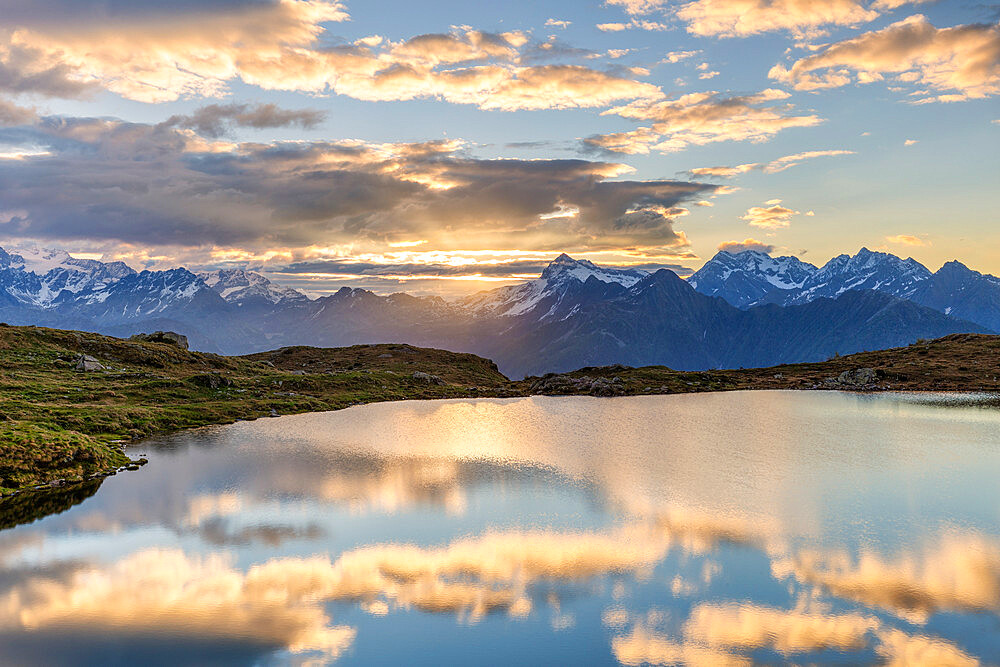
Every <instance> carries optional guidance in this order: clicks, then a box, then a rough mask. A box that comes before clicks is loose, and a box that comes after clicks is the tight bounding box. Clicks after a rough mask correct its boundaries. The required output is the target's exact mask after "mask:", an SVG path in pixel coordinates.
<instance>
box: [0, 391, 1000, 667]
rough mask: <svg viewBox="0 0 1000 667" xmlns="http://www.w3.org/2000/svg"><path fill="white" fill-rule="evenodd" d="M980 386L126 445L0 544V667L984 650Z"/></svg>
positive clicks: (769, 396)
mask: <svg viewBox="0 0 1000 667" xmlns="http://www.w3.org/2000/svg"><path fill="white" fill-rule="evenodd" d="M978 401H979V399H978V398H977V397H975V396H972V397H969V398H968V400H961V401H959V400H955V399H953V398H950V399H946V398H941V397H935V396H933V395H922V396H902V395H882V396H858V395H850V394H840V393H833V392H829V393H828V392H809V393H795V392H739V393H720V394H698V395H685V396H657V397H631V398H615V399H595V398H588V397H573V398H525V399H509V400H453V401H426V402H406V403H384V404H379V405H369V406H363V407H356V408H351V409H348V410H343V411H340V412H331V413H321V414H312V415H299V416H291V417H281V418H278V419H268V420H260V421H256V422H243V423H238V424H234V425H230V426H224V427H215V428H209V429H203V430H199V431H194V432H188V433H184V434H181V435H177V436H172V437H169V438H163V439H158V440H151V441H147V442H145V443H143V444H142V445H141V446H139V447H136V448H133V450H132V451H131V452H130V453H131V454H132V455H133V456H134V455H138V454H146V455H147V456H148V458H149V459H150V464H149V465H148V466H146V467H145V468H143V469H142V470H140V471H139V472H132V473H128V474H123V475H118V476H116V477H112V478H110V479H108V480H107V481H105V482H104V483H103V485H101V486H100V488H99V489H98V490H97V492H96V493H94V494H93V495H91V496H90V497H87V498H86V499H84V500H83V501H82V502H79V503H78V504H76V505H73V506H72V507H71V508H70V509H68V510H66V511H63V512H61V513H59V514H53V515H50V516H48V517H46V518H44V519H41V520H36V521H34V522H32V523H23V524H22V525H19V526H16V527H14V528H9V529H7V530H3V531H2V532H0V663H2V664H12V665H17V664H26V665H29V664H30V665H39V664H46V665H52V664H101V665H108V664H171V665H174V664H198V665H202V664H260V665H271V664H289V663H291V664H310V665H312V664H327V663H334V662H337V663H345V664H349V663H353V664H377V663H402V664H420V663H423V664H469V663H474V664H505V663H506V664H510V663H517V664H568V663H583V664H624V665H641V664H692V665H706V664H707V665H725V664H754V663H764V664H788V663H794V664H845V663H846V664H857V663H861V664H898V665H952V664H954V665H975V664H1000V483H998V480H1000V409H998V408H996V407H990V406H989V405H987V404H985V403H983V404H979V402H978ZM987 403H988V402H987ZM82 495H85V494H81V496H82ZM75 500H79V498H71V499H69V500H65V501H64V504H70V503H71V502H73V501H75ZM54 504H58V503H54ZM7 511H8V516H7V517H6V518H5V519H4V520H5V522H6V523H7V524H12V523H16V522H17V521H19V520H23V518H24V517H23V516H22V515H13V514H11V512H12V511H11V510H9V509H8V510H7ZM22 514H23V512H22ZM19 517H20V518H19Z"/></svg>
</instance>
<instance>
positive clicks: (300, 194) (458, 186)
mask: <svg viewBox="0 0 1000 667" xmlns="http://www.w3.org/2000/svg"><path fill="white" fill-rule="evenodd" d="M0 141H3V142H5V143H9V144H12V145H33V146H39V147H41V148H44V149H47V150H48V151H49V154H48V155H44V156H36V157H30V158H26V159H23V160H17V161H10V160H8V161H3V162H0V181H2V182H3V184H4V207H5V208H6V209H12V210H23V211H26V212H27V215H26V216H25V217H24V218H21V219H19V220H18V221H17V223H16V224H13V223H6V224H0V233H2V234H4V235H8V236H17V237H30V238H38V239H44V238H58V239H88V240H93V241H100V240H118V241H126V242H133V243H146V244H172V245H179V246H185V247H194V246H201V245H218V246H234V245H239V246H241V247H246V248H258V249H262V248H272V249H273V248H296V247H305V246H315V245H328V244H347V243H350V244H360V245H361V246H365V245H366V244H367V247H370V248H378V249H384V248H385V246H386V244H388V243H390V242H394V241H407V240H413V239H423V240H426V241H427V245H426V248H427V249H463V248H468V247H477V248H482V249H510V248H523V249H528V250H536V251H546V252H548V251H550V250H556V251H558V250H562V249H564V248H566V249H573V250H576V251H584V250H605V249H614V248H622V247H640V248H641V247H653V246H655V247H658V248H681V247H685V246H686V245H687V242H686V239H685V238H684V237H683V235H682V234H679V233H678V232H675V231H674V230H673V228H672V227H671V224H670V223H671V220H672V216H674V215H675V214H676V211H675V209H676V208H677V206H678V204H680V203H681V202H683V201H686V200H688V199H693V198H696V197H700V196H704V194H706V193H710V192H712V191H714V190H715V189H717V187H718V186H714V185H707V184H703V183H691V182H685V181H666V180H658V181H628V180H611V179H613V178H616V177H620V176H621V175H623V174H624V173H627V172H628V171H629V169H628V168H627V167H624V166H623V165H619V164H614V163H609V162H596V161H587V160H579V159H575V160H571V159H565V160H513V159H510V160H505V159H495V160H485V159H475V158H471V157H468V156H465V155H463V153H462V144H461V143H460V142H428V143H421V144H384V145H367V144H363V143H360V142H315V143H307V144H303V143H297V142H296V143H276V144H241V145H239V146H233V145H231V144H218V143H211V142H208V141H206V140H205V139H203V138H201V137H198V136H197V135H193V134H191V133H190V132H181V131H178V130H176V129H173V128H170V127H165V126H163V125H160V126H150V125H142V124H136V123H123V122H119V121H109V120H102V119H53V118H48V119H43V120H42V121H40V122H39V123H38V124H37V125H35V126H33V127H31V128H24V127H22V128H7V129H2V128H0ZM643 211H645V213H643ZM672 211H673V212H672ZM637 215H638V216H643V220H644V224H642V225H622V224H621V223H620V222H619V221H620V219H622V218H623V216H637Z"/></svg>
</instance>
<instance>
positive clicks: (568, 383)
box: [0, 326, 1000, 500]
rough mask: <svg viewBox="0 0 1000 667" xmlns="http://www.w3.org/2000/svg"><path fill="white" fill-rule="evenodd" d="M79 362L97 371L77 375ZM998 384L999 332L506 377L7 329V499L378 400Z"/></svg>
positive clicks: (3, 388) (444, 362)
mask: <svg viewBox="0 0 1000 667" xmlns="http://www.w3.org/2000/svg"><path fill="white" fill-rule="evenodd" d="M81 355H89V356H91V357H93V358H94V359H95V360H96V361H97V363H98V364H100V366H101V368H100V369H98V370H90V371H83V370H77V368H76V366H77V362H78V360H79V358H80V357H81ZM859 369H870V372H865V373H860V374H859V373H857V371H858V370H859ZM845 373H846V374H847V376H846V377H844V374H845ZM998 378H1000V337H997V336H979V335H955V336H948V337H946V338H942V339H938V340H934V341H928V342H920V343H917V344H914V345H911V346H909V347H905V348H898V349H894V350H883V351H879V352H865V353H862V354H856V355H850V356H845V357H838V358H835V359H831V360H829V361H825V362H820V363H813V364H793V365H784V366H775V367H772V368H763V369H747V370H726V371H705V372H678V371H673V370H671V369H669V368H666V367H663V366H650V367H644V368H625V367H621V366H617V367H616V366H611V367H601V368H584V369H580V370H578V371H573V372H572V373H565V374H558V375H548V376H545V377H542V378H526V379H524V380H522V381H518V382H511V381H510V380H508V379H507V378H506V377H504V376H503V375H502V374H501V373H500V372H499V371H498V370H497V368H496V365H495V364H493V362H491V361H489V360H487V359H483V358H481V357H477V356H474V355H471V354H458V353H454V352H447V351H444V350H431V349H423V348H415V347H412V346H409V345H358V346H353V347H345V348H334V349H318V348H310V347H290V348H282V349H280V350H275V351H272V352H262V353H259V354H253V355H248V356H244V357H223V356H219V355H213V354H203V353H199V352H190V351H187V350H184V349H182V348H179V347H177V346H175V345H172V344H169V343H156V342H141V341H131V340H121V339H117V338H110V337H107V336H101V335H98V334H92V333H84V332H77V331H61V330H56V329H44V328H36V327H8V326H0V494H9V493H11V492H12V491H14V490H18V489H25V488H31V487H35V486H39V485H47V484H52V483H55V484H62V483H63V481H65V482H80V481H83V480H88V479H95V478H98V477H99V476H101V475H105V474H108V473H109V472H112V471H115V470H118V469H121V468H122V467H127V466H131V465H135V462H132V461H130V460H129V459H128V457H127V456H126V455H125V454H124V453H123V451H122V447H123V444H124V443H126V442H128V441H130V440H133V439H136V438H141V437H144V436H147V435H151V434H153V433H166V432H173V431H178V430H181V429H185V428H192V427H196V426H205V425H210V424H225V423H229V422H233V421H235V420H237V419H255V418H259V417H267V416H274V415H282V414H293V413H299V412H312V411H320V410H336V409H339V408H343V407H347V406H349V405H357V404H361V403H371V402H376V401H391V400H404V399H420V398H459V397H501V396H525V395H529V394H551V395H574V394H587V395H596V396H619V395H634V394H670V393H687V392H697V391H729V390H737V389H848V390H865V391H879V390H938V391H955V390H958V391H990V392H1000V382H998ZM71 500H72V499H71Z"/></svg>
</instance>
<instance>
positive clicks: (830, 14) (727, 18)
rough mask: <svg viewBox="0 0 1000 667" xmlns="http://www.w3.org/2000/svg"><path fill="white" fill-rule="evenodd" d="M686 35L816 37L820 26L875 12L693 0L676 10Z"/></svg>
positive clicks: (810, 0) (826, 1) (855, 6)
mask: <svg viewBox="0 0 1000 667" xmlns="http://www.w3.org/2000/svg"><path fill="white" fill-rule="evenodd" d="M677 17H678V18H679V19H680V20H682V21H684V22H685V23H686V24H687V30H688V32H690V33H692V34H694V35H700V36H712V37H746V36H748V35H755V34H759V33H762V32H774V31H777V30H785V31H788V32H791V33H792V34H793V35H796V36H805V35H810V34H816V33H818V32H819V31H820V29H821V28H822V27H823V26H829V25H844V26H851V25H857V24H859V23H864V22H868V21H872V20H874V19H876V18H877V17H878V12H876V11H873V10H872V9H869V8H866V7H865V6H864V5H862V4H861V3H860V2H858V1H857V0H770V1H768V0H695V2H688V3H686V4H684V5H681V7H680V8H679V9H678V10H677Z"/></svg>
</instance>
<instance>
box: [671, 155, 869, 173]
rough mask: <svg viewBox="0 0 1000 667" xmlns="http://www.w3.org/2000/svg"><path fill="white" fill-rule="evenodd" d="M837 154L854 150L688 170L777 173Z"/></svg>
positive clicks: (696, 171)
mask: <svg viewBox="0 0 1000 667" xmlns="http://www.w3.org/2000/svg"><path fill="white" fill-rule="evenodd" d="M837 155H854V151H846V150H826V151H805V152H802V153H795V154H794V155H785V156H783V157H779V158H777V159H775V160H771V161H770V162H748V163H747V164H738V165H736V166H734V167H724V166H718V167H695V168H694V169H689V170H687V171H686V172H684V173H686V174H688V175H690V176H715V177H718V178H732V177H733V176H738V175H740V174H745V173H747V172H750V171H763V172H764V173H766V174H776V173H778V172H781V171H784V170H786V169H791V168H792V167H796V166H798V165H799V164H801V163H802V161H803V160H811V159H813V158H817V157H833V156H837Z"/></svg>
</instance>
